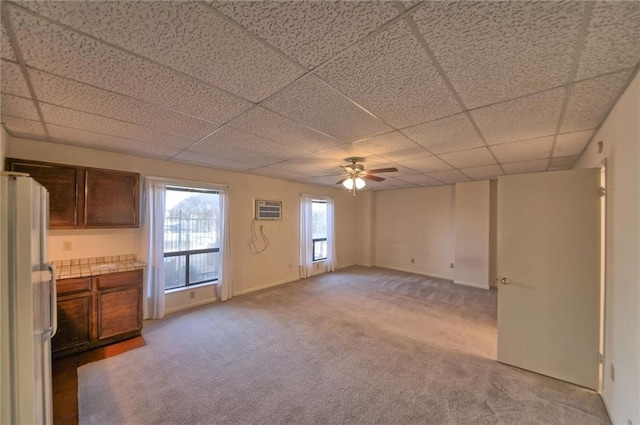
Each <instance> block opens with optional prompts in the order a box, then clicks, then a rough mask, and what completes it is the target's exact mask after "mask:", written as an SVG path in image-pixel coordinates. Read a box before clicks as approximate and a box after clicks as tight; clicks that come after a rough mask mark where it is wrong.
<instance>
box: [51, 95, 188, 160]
mask: <svg viewBox="0 0 640 425" xmlns="http://www.w3.org/2000/svg"><path fill="white" fill-rule="evenodd" d="M40 108H41V109H42V114H43V115H44V120H45V122H46V123H47V124H56V125H59V126H63V127H70V128H75V129H78V130H85V131H90V132H94V133H101V134H109V135H111V136H114V137H119V138H123V139H131V140H139V141H141V142H147V143H153V144H157V145H163V146H168V147H172V148H176V149H180V148H185V147H187V146H189V145H190V144H191V143H193V142H195V139H190V138H187V137H183V136H178V135H175V134H170V133H163V132H160V131H157V130H154V129H153V128H149V127H143V126H141V125H137V124H131V123H128V122H124V121H118V120H114V119H111V118H105V117H101V116H98V115H93V114H88V113H86V112H81V111H75V110H73V109H68V108H63V107H60V106H55V105H50V104H48V103H42V102H41V103H40Z"/></svg>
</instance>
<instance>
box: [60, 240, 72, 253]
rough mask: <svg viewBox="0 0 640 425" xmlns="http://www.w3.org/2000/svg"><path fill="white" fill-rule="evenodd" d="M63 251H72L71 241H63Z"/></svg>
mask: <svg viewBox="0 0 640 425" xmlns="http://www.w3.org/2000/svg"><path fill="white" fill-rule="evenodd" d="M62 250H63V251H71V241H63V242H62Z"/></svg>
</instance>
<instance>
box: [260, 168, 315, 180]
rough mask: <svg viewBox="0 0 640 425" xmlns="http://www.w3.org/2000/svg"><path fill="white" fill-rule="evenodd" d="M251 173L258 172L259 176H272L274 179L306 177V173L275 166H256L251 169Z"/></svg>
mask: <svg viewBox="0 0 640 425" xmlns="http://www.w3.org/2000/svg"><path fill="white" fill-rule="evenodd" d="M251 174H257V175H259V176H265V177H272V178H274V179H282V180H296V179H303V178H305V175H304V174H301V173H295V172H293V171H289V170H285V169H282V168H273V167H259V168H254V169H252V170H251Z"/></svg>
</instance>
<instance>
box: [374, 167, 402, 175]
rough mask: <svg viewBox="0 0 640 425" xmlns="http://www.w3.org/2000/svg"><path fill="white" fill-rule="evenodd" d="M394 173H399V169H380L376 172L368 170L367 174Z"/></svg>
mask: <svg viewBox="0 0 640 425" xmlns="http://www.w3.org/2000/svg"><path fill="white" fill-rule="evenodd" d="M394 171H398V169H397V168H396V167H389V168H378V169H375V170H367V173H369V174H375V173H392V172H394Z"/></svg>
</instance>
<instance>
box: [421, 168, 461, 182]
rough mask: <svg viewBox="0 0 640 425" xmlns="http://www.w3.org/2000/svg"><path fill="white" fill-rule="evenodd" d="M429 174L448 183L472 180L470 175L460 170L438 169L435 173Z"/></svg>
mask: <svg viewBox="0 0 640 425" xmlns="http://www.w3.org/2000/svg"><path fill="white" fill-rule="evenodd" d="M429 176H430V177H432V178H434V179H436V180H439V181H441V182H443V183H446V184H452V183H456V182H463V181H467V180H470V179H469V177H467V176H465V175H464V174H462V173H461V172H460V171H458V170H446V171H437V172H435V173H429Z"/></svg>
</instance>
